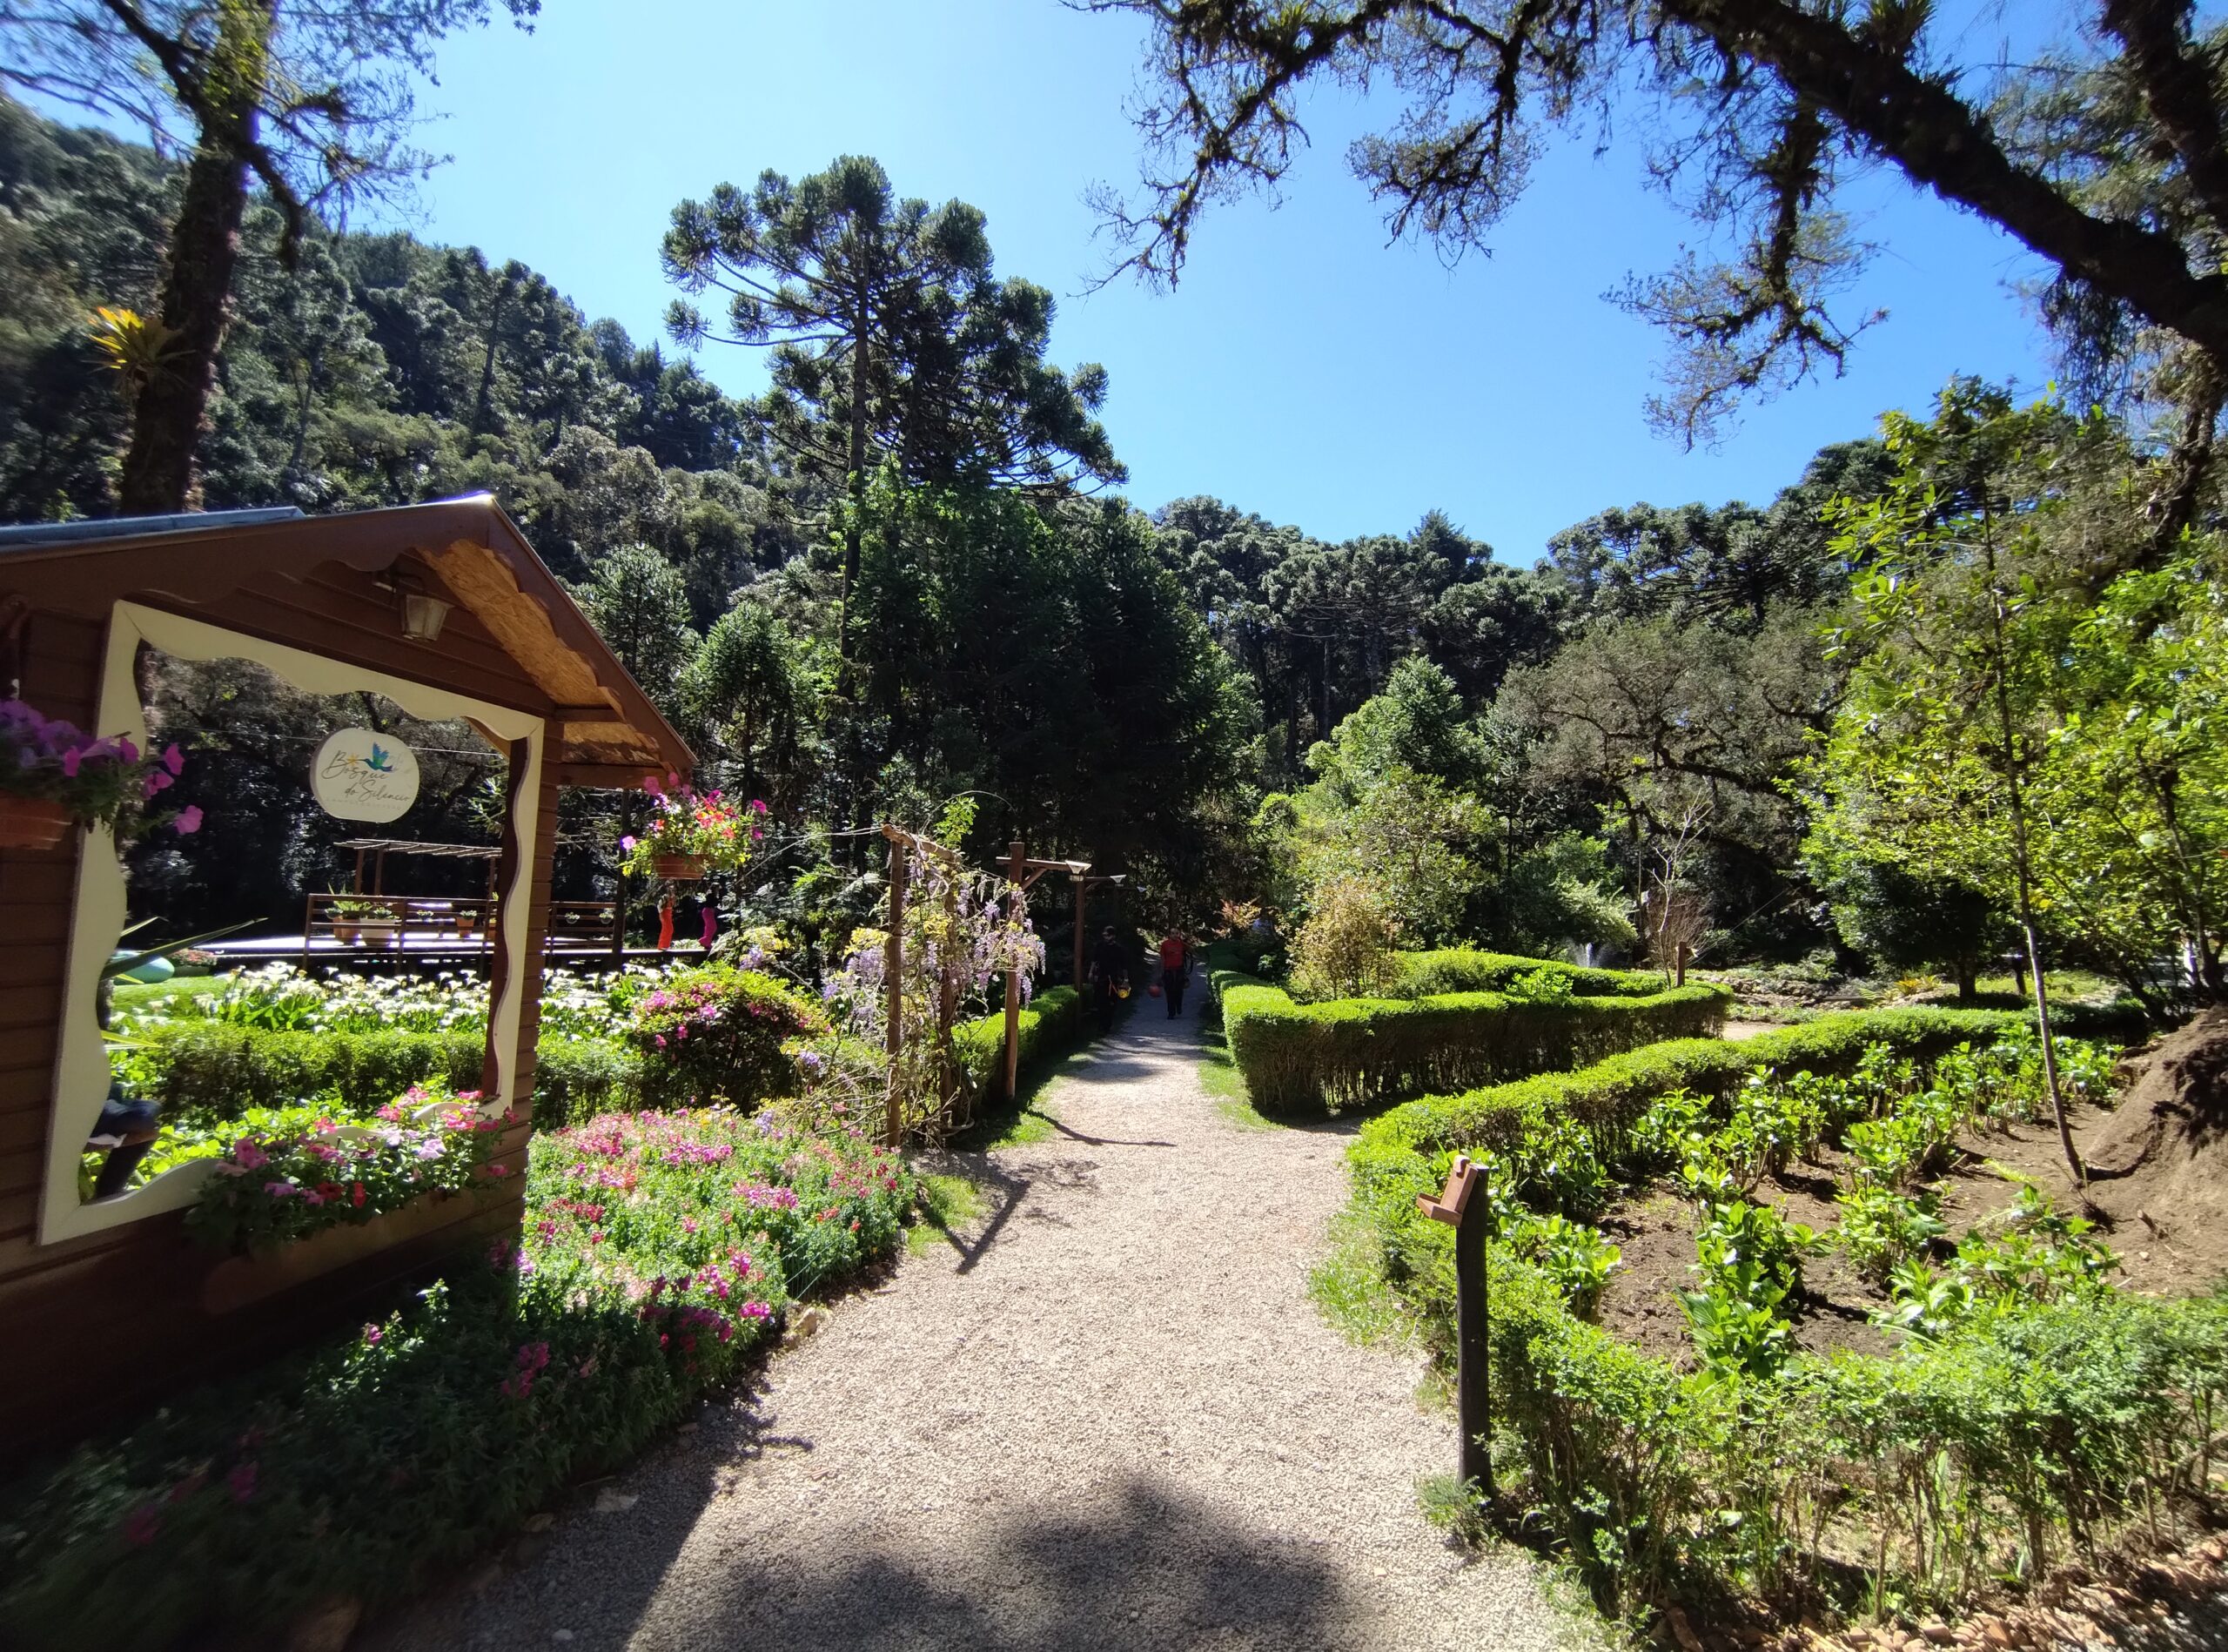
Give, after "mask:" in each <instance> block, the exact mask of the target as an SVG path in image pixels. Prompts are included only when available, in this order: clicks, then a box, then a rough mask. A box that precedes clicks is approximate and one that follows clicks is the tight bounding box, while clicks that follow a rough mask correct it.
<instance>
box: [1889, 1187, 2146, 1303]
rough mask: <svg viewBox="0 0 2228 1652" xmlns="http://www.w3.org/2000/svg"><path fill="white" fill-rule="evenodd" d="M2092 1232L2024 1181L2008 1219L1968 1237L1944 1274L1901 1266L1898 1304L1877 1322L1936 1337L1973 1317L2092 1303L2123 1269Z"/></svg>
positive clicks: (1892, 1287)
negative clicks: (2082, 1300) (2083, 1300)
mask: <svg viewBox="0 0 2228 1652" xmlns="http://www.w3.org/2000/svg"><path fill="white" fill-rule="evenodd" d="M1937 1226H1938V1225H1937ZM2093 1226H2094V1225H2093V1224H2091V1223H2090V1221H2089V1220H2088V1219H2087V1218H2085V1217H2081V1216H2068V1215H2064V1214H2063V1213H2061V1212H2058V1211H2057V1210H2056V1209H2055V1208H2053V1207H2052V1205H2050V1200H2049V1199H2047V1198H2046V1197H2045V1196H2044V1195H2043V1192H2042V1190H2041V1189H2040V1188H2038V1187H2037V1186H2035V1185H2034V1184H2032V1183H2031V1182H2023V1183H2022V1184H2021V1185H2020V1188H2019V1204H2018V1205H2017V1209H2016V1210H2014V1211H2013V1212H2011V1213H2010V1218H2009V1219H2008V1220H2007V1221H2006V1222H2004V1223H2003V1225H2002V1226H2001V1227H2000V1228H1999V1230H1998V1231H1996V1232H1983V1231H1982V1230H1981V1229H1979V1228H1976V1229H1974V1230H1973V1231H1972V1232H1969V1233H1967V1234H1966V1235H1965V1237H1964V1239H1963V1241H1962V1242H1960V1244H1959V1245H1958V1246H1957V1253H1956V1257H1955V1258H1954V1259H1952V1260H1951V1261H1950V1265H1949V1266H1948V1267H1947V1268H1945V1269H1943V1271H1942V1272H1940V1273H1936V1270H1934V1269H1933V1268H1931V1267H1929V1266H1927V1265H1926V1264H1925V1263H1924V1262H1923V1261H1920V1260H1919V1259H1916V1257H1912V1258H1907V1259H1903V1260H1902V1261H1899V1262H1897V1263H1896V1265H1895V1266H1894V1267H1893V1268H1892V1270H1891V1271H1890V1273H1889V1292H1890V1294H1891V1295H1892V1297H1893V1299H1894V1300H1893V1302H1892V1304H1891V1305H1890V1306H1888V1307H1886V1308H1883V1309H1882V1310H1881V1311H1880V1312H1879V1313H1877V1314H1876V1315H1875V1316H1874V1318H1875V1319H1876V1320H1878V1322H1879V1323H1880V1324H1882V1325H1884V1326H1889V1328H1890V1329H1893V1330H1898V1331H1908V1332H1909V1333H1912V1334H1913V1335H1916V1336H1920V1337H1927V1338H1939V1337H1942V1336H1944V1335H1947V1334H1948V1333H1950V1332H1951V1331H1952V1330H1955V1329H1956V1328H1957V1327H1958V1326H1962V1325H1963V1324H1964V1323H1965V1322H1966V1321H1967V1320H1970V1318H1972V1317H1973V1316H1974V1315H1976V1314H1980V1313H2002V1312H2003V1311H2004V1310H2005V1309H2007V1308H2009V1307H2013V1306H2023V1305H2027V1304H2031V1303H2037V1302H2056V1301H2060V1300H2064V1299H2069V1298H2076V1297H2084V1296H2091V1295H2093V1294H2094V1293H2095V1292H2096V1291H2097V1289H2098V1288H2100V1287H2101V1286H2103V1284H2104V1276H2105V1275H2106V1274H2108V1273H2111V1270H2112V1269H2114V1268H2116V1267H2117V1266H2119V1259H2118V1258H2117V1257H2115V1256H2114V1255H2113V1254H2112V1253H2111V1251H2110V1250H2108V1249H2107V1248H2106V1247H2105V1246H2104V1245H2103V1244H2102V1243H2101V1242H2100V1241H2098V1240H2097V1239H2091V1238H2090V1232H2092V1230H2093Z"/></svg>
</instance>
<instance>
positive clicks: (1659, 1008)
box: [1209, 970, 1732, 1114]
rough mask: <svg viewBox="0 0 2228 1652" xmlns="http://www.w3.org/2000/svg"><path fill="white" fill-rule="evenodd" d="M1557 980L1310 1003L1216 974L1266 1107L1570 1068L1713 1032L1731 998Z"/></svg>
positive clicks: (1246, 1069) (1368, 1097)
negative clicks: (1593, 988) (1595, 988)
mask: <svg viewBox="0 0 2228 1652" xmlns="http://www.w3.org/2000/svg"><path fill="white" fill-rule="evenodd" d="M1551 979H1552V981H1553V982H1554V983H1555V984H1560V985H1561V986H1562V989H1563V990H1561V991H1550V992H1548V993H1544V994H1537V995H1533V996H1517V995H1515V994H1512V993H1505V992H1456V993H1445V994H1439V995H1436V996H1433V997H1420V998H1413V999H1401V998H1335V999H1332V1000H1330V1001H1328V1002H1325V1003H1321V1004H1300V1003H1299V1002H1297V1001H1295V1000H1294V999H1293V998H1292V995H1291V994H1290V993H1288V992H1285V991H1284V990H1283V989H1282V988H1279V987H1274V986H1271V985H1270V984H1268V983H1267V982H1265V981H1258V980H1255V979H1254V978H1253V977H1251V976H1242V975H1238V974H1236V973H1234V972H1232V971H1228V970H1221V971H1218V972H1216V973H1215V974H1214V975H1212V976H1211V977H1210V978H1209V980H1210V984H1211V987H1212V989H1213V991H1214V993H1215V996H1216V997H1217V999H1218V1001H1219V1003H1220V1004H1221V1006H1222V1017H1223V1027H1224V1030H1225V1033H1226V1034H1227V1036H1228V1038H1229V1040H1230V1052H1231V1060H1232V1061H1234V1062H1235V1063H1236V1064H1237V1066H1238V1072H1239V1073H1240V1075H1241V1076H1243V1078H1245V1089H1246V1094H1247V1095H1248V1097H1249V1098H1251V1099H1252V1103H1253V1105H1254V1106H1256V1107H1257V1108H1258V1109H1259V1110H1260V1111H1263V1112H1265V1113H1286V1114H1288V1113H1296V1112H1313V1111H1325V1110H1327V1109H1331V1108H1337V1107H1355V1106H1369V1105H1377V1104H1379V1103H1383V1102H1387V1101H1396V1100H1399V1098H1402V1097H1404V1096H1414V1095H1417V1094H1419V1093H1422V1092H1424V1091H1431V1090H1446V1089H1452V1088H1454V1087H1456V1086H1459V1085H1473V1084H1480V1083H1483V1082H1486V1081H1488V1080H1491V1079H1495V1078H1516V1077H1519V1076H1520V1075H1523V1074H1526V1073H1534V1072H1542V1071H1551V1070H1554V1069H1557V1068H1565V1067H1570V1066H1574V1065H1576V1064H1580V1063H1583V1062H1587V1061H1595V1060H1599V1059H1601V1058H1602V1057H1604V1056H1607V1055H1609V1054H1611V1053H1613V1052H1614V1051H1621V1050H1630V1049H1634V1048H1635V1047H1637V1046H1639V1045H1642V1044H1653V1043H1655V1042H1656V1041H1658V1040H1660V1039H1663V1038H1679V1037H1682V1036H1688V1037H1691V1036H1694V1035H1696V1034H1700V1033H1702V1032H1705V1031H1711V1030H1714V1029H1715V1027H1716V1025H1717V1024H1718V1023H1719V1022H1721V1020H1722V1019H1723V1018H1724V1015H1725V1011H1726V1009H1727V1008H1728V1005H1729V1004H1731V1003H1732V995H1731V994H1730V993H1728V992H1727V991H1725V990H1724V989H1723V988H1721V987H1713V986H1692V987H1681V988H1675V989H1673V990H1671V991H1660V992H1654V993H1652V994H1650V995H1648V997H1578V996H1575V995H1574V994H1572V993H1571V992H1570V991H1568V990H1567V983H1563V982H1561V980H1560V977H1552V978H1551Z"/></svg>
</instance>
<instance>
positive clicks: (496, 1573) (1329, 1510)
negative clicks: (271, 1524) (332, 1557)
mask: <svg viewBox="0 0 2228 1652" xmlns="http://www.w3.org/2000/svg"><path fill="white" fill-rule="evenodd" d="M1196 1007H1197V1006H1196V1004H1195V1005H1194V1006H1193V1010H1194V1014H1191V1015H1186V1016H1184V1017H1182V1018H1181V1019H1179V1020H1174V1021H1171V1020H1170V1019H1169V1018H1168V1017H1167V1016H1166V1015H1165V1013H1164V1011H1163V1010H1162V1007H1161V1005H1160V1004H1159V1003H1158V1001H1149V1002H1148V1003H1147V1004H1144V1006H1143V1007H1142V1008H1141V1010H1140V1011H1139V1013H1138V1014H1137V1016H1136V1017H1133V1018H1132V1020H1131V1023H1130V1024H1129V1026H1128V1027H1127V1028H1126V1029H1125V1030H1124V1031H1123V1032H1121V1033H1120V1034H1118V1035H1117V1037H1116V1038H1114V1039H1113V1040H1112V1041H1111V1043H1109V1044H1106V1045H1104V1046H1103V1047H1102V1048H1101V1049H1100V1050H1099V1051H1097V1052H1096V1053H1094V1054H1092V1055H1091V1056H1090V1057H1088V1058H1084V1059H1083V1060H1082V1061H1081V1062H1080V1063H1079V1064H1077V1065H1076V1066H1075V1067H1074V1068H1073V1069H1072V1070H1071V1071H1070V1072H1069V1074H1068V1075H1067V1076H1064V1077H1063V1078H1060V1079H1059V1080H1057V1082H1056V1083H1055V1084H1054V1085H1052V1086H1051V1087H1050V1090H1049V1091H1047V1092H1046V1094H1045V1096H1044V1100H1043V1101H1042V1102H1041V1103H1040V1105H1042V1106H1043V1107H1044V1109H1045V1110H1046V1111H1050V1113H1051V1114H1052V1115H1053V1116H1054V1117H1055V1118H1056V1119H1057V1134H1056V1136H1055V1138H1054V1139H1052V1140H1050V1141H1048V1142H1044V1143H1039V1144H1035V1145H1025V1146H1016V1147H1010V1148H1006V1149H1003V1150H1001V1151H999V1152H997V1153H995V1154H992V1155H989V1156H971V1157H970V1156H958V1161H957V1165H956V1167H963V1168H965V1169H966V1170H967V1171H968V1172H970V1173H971V1174H973V1175H976V1176H977V1177H978V1178H982V1179H985V1180H986V1181H987V1184H988V1186H987V1192H988V1193H989V1195H990V1208H989V1210H988V1212H986V1215H985V1217H984V1219H983V1220H982V1221H981V1222H980V1223H978V1224H977V1225H976V1230H975V1231H974V1232H972V1233H971V1234H967V1235H963V1236H962V1237H961V1238H960V1239H957V1240H956V1241H954V1242H951V1243H944V1242H939V1243H937V1244H936V1246H933V1247H932V1248H930V1249H929V1250H928V1251H926V1252H923V1254H920V1255H918V1256H915V1257H911V1258H909V1259H907V1260H906V1261H905V1263H904V1264H903V1266H901V1267H899V1268H898V1269H897V1270H896V1273H895V1274H894V1275H893V1276H892V1277H891V1278H890V1279H888V1280H887V1281H886V1282H885V1283H883V1284H882V1286H880V1287H879V1288H876V1289H875V1290H873V1291H872V1292H870V1293H862V1294H860V1295H856V1296H854V1297H851V1298H849V1299H845V1300H843V1301H842V1302H840V1303H838V1304H836V1306H834V1308H833V1309H832V1310H831V1311H830V1313H829V1318H828V1321H827V1324H826V1326H825V1327H824V1328H823V1329H822V1330H821V1331H820V1332H819V1333H818V1334H817V1335H816V1336H814V1337H813V1338H811V1339H810V1340H808V1341H805V1342H803V1343H802V1344H801V1345H800V1346H796V1347H795V1348H794V1349H792V1350H791V1351H789V1352H788V1353H783V1354H782V1355H780V1356H779V1357H777V1358H776V1359H775V1360H774V1361H773V1362H772V1363H771V1365H770V1366H769V1367H768V1370H767V1373H766V1375H765V1378H764V1380H763V1382H762V1386H761V1387H760V1388H759V1390H758V1391H757V1392H755V1393H750V1394H748V1395H743V1396H739V1397H737V1398H736V1399H735V1400H733V1401H730V1402H721V1403H720V1404H717V1405H714V1406H710V1407H706V1408H705V1410H704V1411H703V1412H702V1413H701V1416H700V1420H699V1421H698V1423H697V1424H696V1425H695V1427H694V1431H693V1432H692V1433H690V1434H684V1435H682V1436H681V1437H680V1438H678V1439H676V1440H674V1441H673V1442H672V1443H671V1444H670V1445H668V1447H665V1448H663V1449H661V1450H660V1451H658V1452H655V1453H654V1454H652V1455H651V1456H650V1457H648V1459H646V1460H645V1461H642V1462H641V1463H640V1464H638V1465H636V1466H635V1467H634V1468H633V1469H631V1470H629V1471H628V1472H627V1474H625V1475H624V1476H623V1477H622V1478H621V1479H620V1480H618V1481H614V1482H610V1483H608V1484H607V1485H606V1486H604V1487H601V1488H598V1489H597V1490H595V1491H584V1492H583V1493H582V1494H580V1497H579V1498H578V1499H577V1500H576V1505H577V1506H576V1507H575V1508H573V1509H572V1510H571V1511H570V1512H567V1513H564V1514H560V1517H559V1519H558V1521H557V1522H556V1524H555V1526H554V1528H552V1529H551V1530H549V1531H548V1532H547V1535H546V1536H538V1537H537V1536H530V1537H527V1538H526V1539H525V1540H523V1545H522V1547H523V1548H524V1549H525V1550H526V1551H527V1553H526V1555H524V1557H523V1558H521V1557H520V1555H515V1554H514V1555H513V1556H512V1557H511V1558H510V1559H509V1560H508V1561H507V1562H506V1563H505V1564H503V1565H501V1566H500V1568H493V1567H491V1568H489V1569H488V1571H487V1572H486V1573H484V1574H482V1575H481V1576H480V1577H479V1578H478V1579H477V1580H475V1581H473V1583H471V1584H468V1585H465V1586H461V1587H459V1588H455V1589H453V1590H451V1591H448V1592H446V1594H444V1595H440V1596H437V1597H434V1598H432V1599H429V1600H426V1601H425V1602H420V1603H419V1605H418V1606H417V1607H415V1608H413V1609H412V1610H410V1611H408V1612H406V1613H404V1614H401V1615H398V1616H396V1617H394V1618H392V1619H390V1620H388V1621H386V1622H384V1623H381V1624H379V1625H376V1626H373V1628H372V1630H371V1631H370V1632H368V1633H366V1635H364V1636H363V1637H362V1639H361V1640H360V1642H359V1647H361V1648H369V1649H378V1652H418V1649H434V1648H459V1649H462V1648H471V1649H508V1648H524V1647H548V1646H553V1645H567V1646H570V1647H574V1648H579V1649H581V1652H589V1649H618V1648H626V1649H630V1652H682V1649H712V1648H721V1649H729V1648H732V1649H744V1648H754V1649H755V1648H762V1649H768V1652H774V1649H780V1652H821V1649H831V1652H832V1649H845V1652H849V1649H866V1648H873V1649H877V1652H880V1649H913V1648H923V1649H925V1648H955V1649H956V1648H966V1649H976V1648H981V1649H999V1652H1003V1649H1023V1648H1028V1649H1037V1648H1044V1649H1069V1648H1099V1647H1104V1648H1194V1647H1201V1648H1218V1649H1227V1648H1261V1649H1268V1648H1278V1649H1317V1648H1320V1649H1332V1648H1338V1649H1346V1648H1355V1649H1361V1648H1371V1649H1374V1648H1386V1649H1393V1648H1399V1649H1403V1652H1419V1649H1433V1648H1442V1647H1443V1648H1458V1647H1459V1648H1462V1649H1466V1652H1467V1649H1482V1648H1494V1649H1508V1652H1524V1649H1534V1648H1538V1649H1546V1648H1550V1647H1558V1646H1567V1645H1569V1644H1571V1643H1572V1642H1574V1641H1583V1640H1584V1639H1586V1638H1587V1637H1586V1636H1585V1634H1584V1631H1582V1630H1581V1629H1580V1628H1579V1626H1578V1623H1577V1621H1576V1620H1575V1619H1574V1618H1573V1617H1571V1616H1570V1615H1567V1614H1565V1613H1562V1612H1560V1611H1558V1610H1556V1609H1555V1608H1553V1607H1551V1606H1550V1605H1549V1604H1548V1603H1547V1601H1546V1599H1545V1598H1544V1597H1543V1595H1542V1593H1541V1589H1540V1582H1539V1580H1538V1576H1537V1574H1536V1572H1535V1569H1534V1568H1533V1566H1532V1564H1531V1563H1530V1562H1529V1561H1527V1559H1525V1558H1524V1557H1523V1556H1522V1555H1520V1554H1518V1553H1516V1552H1514V1551H1509V1550H1500V1549H1489V1550H1487V1551H1486V1553H1485V1554H1484V1555H1482V1557H1472V1558H1465V1557H1463V1556H1462V1555H1458V1554H1457V1553H1454V1552H1453V1551H1450V1550H1449V1549H1448V1548H1446V1546H1445V1545H1444V1544H1443V1543H1442V1542H1441V1541H1440V1540H1439V1537H1438V1536H1437V1535H1436V1534H1434V1533H1433V1531H1432V1530H1431V1528H1429V1527H1427V1526H1426V1524H1425V1523H1424V1521H1422V1519H1421V1518H1420V1516H1419V1514H1417V1512H1416V1504H1415V1493H1414V1484H1415V1481H1416V1480H1417V1478H1418V1477H1419V1475H1422V1474H1429V1473H1433V1472H1435V1471H1437V1470H1439V1469H1440V1468H1442V1467H1445V1466H1446V1462H1447V1460H1448V1458H1449V1457H1450V1456H1451V1455H1452V1454H1453V1441H1452V1439H1451V1425H1450V1423H1449V1420H1447V1419H1446V1417H1445V1416H1444V1415H1427V1414H1425V1413H1423V1412H1421V1411H1420V1410H1419V1408H1418V1406H1417V1404H1416V1400H1415V1390H1416V1385H1417V1381H1418V1379H1419V1375H1420V1366H1419V1361H1418V1360H1416V1359H1415V1358H1413V1356H1406V1355H1399V1354H1394V1353H1386V1352H1382V1351H1378V1350H1369V1349H1361V1348H1357V1347H1354V1346H1352V1345H1350V1344H1348V1343H1347V1342H1346V1341H1345V1340H1342V1339H1341V1338H1340V1337H1339V1334H1338V1333H1336V1332H1335V1331H1333V1330H1332V1328H1331V1327H1330V1326H1328V1325H1326V1324H1325V1322H1324V1320H1322V1318H1321V1317H1320V1315H1319V1313H1317V1312H1316V1310H1315V1308H1314V1306H1313V1305H1312V1303H1311V1302H1310V1300H1309V1299H1308V1296H1307V1289H1306V1271H1307V1268H1308V1266H1309V1264H1310V1263H1311V1262H1312V1260H1313V1259H1314V1258H1315V1256H1316V1255H1317V1254H1318V1253H1319V1251H1320V1249H1321V1246H1322V1245H1323V1242H1324V1234H1325V1222H1326V1221H1327V1220H1328V1219H1329V1218H1330V1217H1331V1215H1332V1213H1333V1212H1334V1211H1336V1210H1337V1209H1338V1208H1339V1205H1340V1204H1341V1202H1342V1200H1343V1197H1344V1192H1345V1185H1346V1176H1345V1173H1344V1165H1343V1159H1342V1150H1343V1148H1344V1146H1345V1136H1344V1133H1343V1132H1339V1131H1338V1130H1335V1129H1332V1128H1329V1127H1323V1128H1316V1129H1306V1130H1285V1129H1264V1128H1262V1127H1260V1126H1259V1125H1247V1124H1244V1123H1240V1122H1238V1121H1236V1120H1234V1119H1233V1118H1231V1117H1229V1116H1228V1115H1226V1114H1225V1112H1224V1111H1220V1110H1218V1106H1217V1104H1216V1103H1215V1102H1214V1100H1213V1099H1212V1098H1211V1097H1209V1096H1208V1095H1207V1094H1206V1092H1205V1091H1204V1090H1202V1088H1201V1087H1200V1084H1199V1079H1198V1029H1197V1024H1196V1021H1195V1018H1194V1017H1195V1014H1196ZM630 1499H631V1500H633V1501H631V1502H630V1501H628V1500H630ZM599 1504H600V1505H601V1508H603V1509H604V1510H605V1511H607V1512H598V1506H599ZM621 1504H626V1506H625V1507H623V1508H621V1507H618V1505H621Z"/></svg>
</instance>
